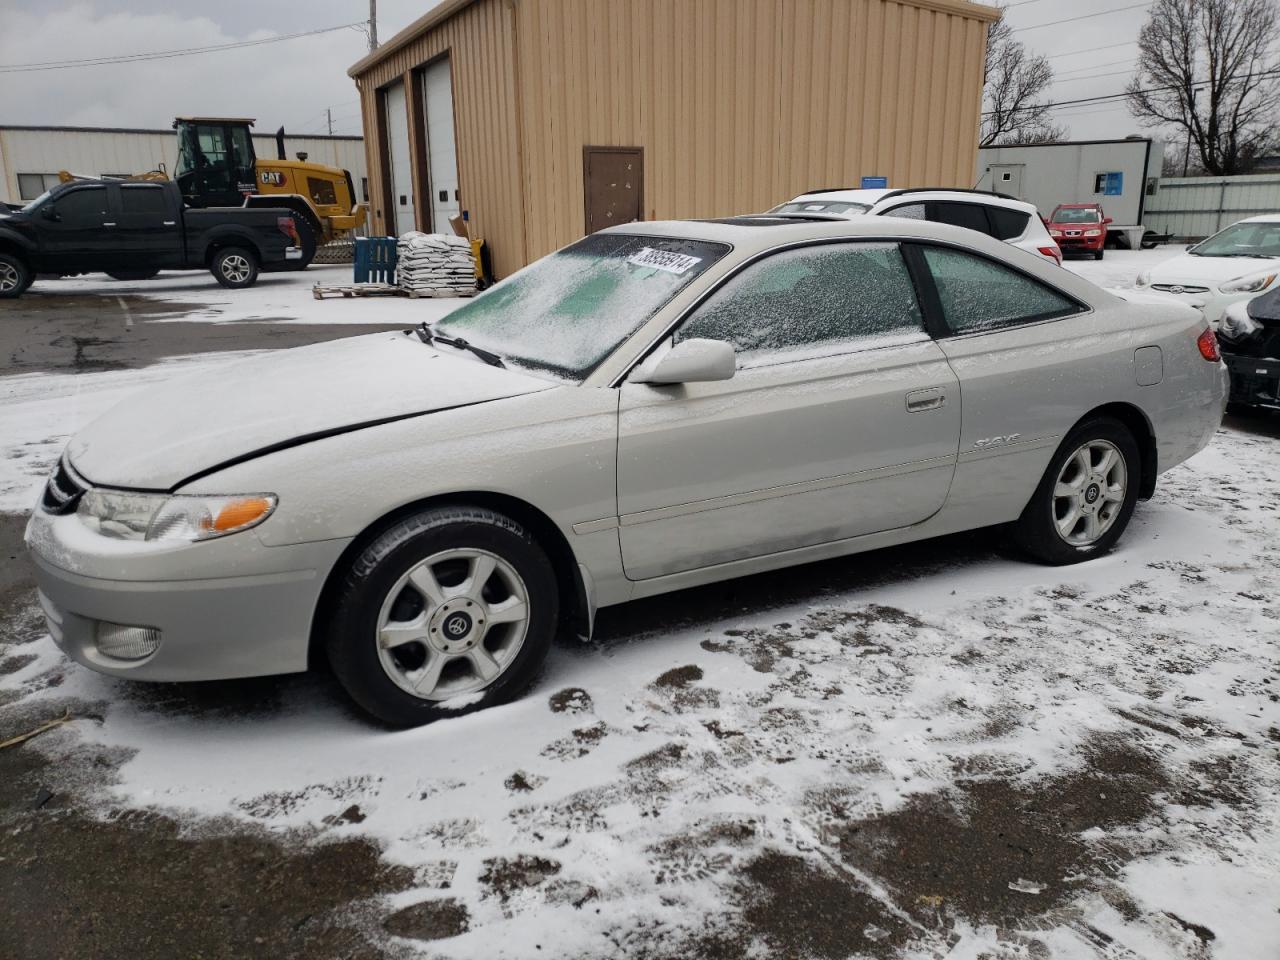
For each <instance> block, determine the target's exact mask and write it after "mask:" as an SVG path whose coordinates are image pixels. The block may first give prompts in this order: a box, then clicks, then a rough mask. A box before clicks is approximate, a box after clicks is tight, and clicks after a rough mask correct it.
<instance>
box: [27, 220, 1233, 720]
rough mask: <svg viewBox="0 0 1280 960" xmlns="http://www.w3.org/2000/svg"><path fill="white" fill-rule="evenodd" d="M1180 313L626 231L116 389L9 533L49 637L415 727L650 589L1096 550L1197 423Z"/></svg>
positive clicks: (118, 672)
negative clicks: (833, 560) (323, 674)
mask: <svg viewBox="0 0 1280 960" xmlns="http://www.w3.org/2000/svg"><path fill="white" fill-rule="evenodd" d="M1226 395H1227V373H1226V368H1225V367H1224V365H1223V363H1222V362H1221V359H1220V358H1219V356H1218V352H1217V344H1216V342H1215V340H1214V335H1213V333H1212V332H1211V331H1210V330H1209V327H1208V325H1207V324H1206V322H1205V320H1204V318H1203V316H1202V315H1201V314H1200V313H1198V312H1197V311H1196V310H1194V309H1192V308H1190V307H1187V306H1183V305H1180V304H1176V303H1141V302H1136V301H1135V302H1126V301H1125V300H1122V299H1119V298H1118V297H1117V296H1114V295H1112V294H1110V293H1107V292H1104V291H1103V290H1101V289H1099V288H1098V287H1096V286H1094V285H1093V284H1091V283H1089V282H1087V281H1085V280H1082V279H1080V278H1078V277H1075V276H1073V275H1072V274H1070V273H1068V272H1067V271H1065V270H1062V269H1061V268H1059V267H1057V266H1056V265H1054V264H1053V263H1050V262H1048V261H1046V260H1044V259H1043V258H1038V257H1035V256H1033V255H1031V254H1028V253H1025V252H1023V251H1021V250H1018V249H1016V248H1014V247H1011V246H1009V245H1008V244H1003V243H1000V242H999V241H997V240H994V239H991V238H988V237H984V236H981V235H979V234H977V233H973V232H971V231H968V230H962V229H959V228H955V227H949V226H945V225H941V224H935V223H930V222H925V221H917V220H899V219H893V218H882V217H874V218H865V219H863V220H855V221H839V222H833V221H829V220H805V219H795V218H788V219H779V218H772V217H769V216H754V217H740V218H731V219H726V220H714V221H693V222H665V223H663V222H659V223H643V224H639V223H636V224H628V225H626V226H620V227H616V228H611V229H609V230H605V231H603V232H601V233H597V234H594V235H592V236H589V237H586V238H585V239H583V240H580V241H578V242H577V243H574V244H572V245H571V246H569V247H566V248H565V249H563V250H561V251H559V252H558V253H554V254H552V255H550V256H548V257H546V258H544V259H542V260H539V261H538V262H536V263H534V264H533V265H531V266H530V267H528V268H526V269H525V270H523V271H521V272H520V273H518V274H516V275H514V276H512V277H510V278H509V279H507V280H506V281H505V282H503V283H500V284H498V285H497V286H495V287H493V288H492V289H491V290H489V291H487V292H485V293H484V294H482V295H480V296H478V297H476V298H475V299H474V300H473V301H471V302H470V303H468V304H467V305H466V306H463V307H462V308H461V309H459V310H457V311H456V312H455V313H452V314H450V315H449V316H448V317H447V318H445V319H444V320H443V321H441V322H439V323H436V324H435V325H433V326H431V327H427V326H425V325H423V326H419V327H417V328H416V329H411V330H407V331H405V332H403V333H379V334H374V335H370V336H363V337H357V338H354V339H349V340H340V341H336V342H332V343H327V344H324V345H319V346H312V347H305V348H301V349H295V350H288V351H282V352H278V353H272V354H268V355H263V356H261V357H258V358H253V359H249V360H245V361H242V362H239V363H238V364H237V365H235V366H234V367H229V368H224V369H223V370H221V371H219V372H215V373H209V374H206V375H203V376H197V377H193V378H191V379H186V380H175V381H172V382H170V383H167V384H165V385H162V386H160V387H158V388H153V389H150V390H148V391H145V392H142V393H139V394H138V395H136V396H135V397H134V398H132V399H130V400H126V401H125V402H124V403H122V404H121V405H120V406H118V407H116V408H114V409H113V410H111V411H109V412H108V413H106V414H105V415H104V416H102V417H101V418H100V419H98V420H97V421H96V422H94V423H92V424H91V425H90V426H88V427H87V428H86V429H84V430H83V431H82V432H81V433H79V434H78V435H77V436H75V437H74V438H73V439H72V440H71V442H70V444H69V445H68V447H67V450H66V453H65V455H64V456H63V457H62V459H61V462H60V463H59V464H58V467H57V469H56V472H55V473H54V475H53V476H52V478H51V479H50V480H49V483H48V485H47V487H46V489H45V491H44V494H43V496H42V498H41V501H40V503H39V504H38V505H37V507H36V509H35V511H34V513H33V515H32V517H31V521H30V525H29V527H28V530H27V543H28V546H29V548H30V552H31V554H32V556H33V557H34V559H35V562H36V565H37V568H38V580H39V586H40V596H41V602H42V603H43V605H44V609H45V613H46V615H47V618H48V623H49V629H50V632H51V633H52V636H53V639H54V640H55V641H56V642H57V644H58V645H59V646H60V647H61V648H62V649H63V650H64V651H65V652H66V653H67V654H68V655H69V656H70V657H72V658H73V659H75V660H77V661H78V662H80V663H82V664H84V665H85V666H88V667H90V668H92V669H94V670H99V671H102V672H103V673H108V674H112V675H114V676H118V677H129V678H136V679H139V680H209V679H216V678H228V677H244V676H252V675H260V674H271V673H283V672H290V671H301V670H305V669H307V668H308V666H309V665H311V664H314V663H316V662H317V661H318V660H320V659H327V660H328V662H329V663H330V664H331V665H332V668H333V670H334V671H335V673H336V674H337V676H338V678H339V679H340V680H341V682H342V684H343V686H344V687H345V688H346V689H347V690H348V691H349V692H350V694H351V696H352V697H353V698H354V699H355V700H356V701H357V702H358V703H359V704H360V705H361V706H362V707H364V709H365V710H367V711H368V712H369V713H371V714H373V715H375V716H376V717H379V718H381V719H382V720H384V721H386V722H388V723H392V724H415V723H421V722H424V721H428V720H431V719H434V718H436V717H439V716H442V715H447V714H452V713H456V712H458V711H459V710H463V709H477V708H481V707H485V706H489V705H492V704H496V703H501V702H504V701H507V700H510V699H512V698H514V697H516V696H518V695H519V694H520V693H521V692H522V691H523V690H524V689H525V688H526V687H527V686H528V685H529V684H530V683H531V682H532V680H533V679H534V677H535V675H536V673H537V671H538V669H539V667H540V665H541V663H542V661H543V659H544V657H545V656H546V653H547V650H548V648H549V646H550V644H551V642H552V638H553V637H554V636H555V635H556V634H557V633H558V632H561V631H567V632H570V633H572V632H576V633H578V634H581V635H584V636H589V635H590V632H591V627H592V622H593V618H594V616H595V613H596V611H597V610H598V609H599V608H601V607H604V606H610V605H614V604H620V603H626V602H627V601H629V600H633V599H636V598H639V597H647V596H652V595H655V594H661V593H668V592H670V591H674V590H680V589H683V588H685V587H691V586H695V585H697V584H704V583H708V582H710V581H716V580H723V579H726V578H730V577H737V576H742V575H744V574H750V573H759V572H761V571H767V570H771V569H776V568H779V567H785V566H790V565H793V564H800V563H808V562H810V561H814V560H821V559H823V558H828V557H835V556H839V555H843V554H850V553H855V552H858V551H864V550H873V549H876V548H879V547H884V546H888V545H891V544H900V543H903V542H906V541H911V540H920V539H923V538H926V537H936V536H939V535H941V534H950V533H955V532H957V531H962V530H969V529H973V528H978V527H987V526H993V525H1005V526H1007V527H1008V529H1009V532H1010V534H1011V536H1012V538H1013V539H1014V540H1015V541H1016V542H1017V543H1018V544H1019V545H1020V546H1021V548H1022V549H1023V550H1024V551H1025V553H1026V554H1027V555H1029V556H1030V557H1032V558H1034V559H1036V560H1038V561H1041V562H1044V563H1048V564H1064V563H1074V562H1077V561H1081V560H1088V559H1090V558H1093V557H1097V556H1099V555H1101V554H1104V553H1106V552H1107V551H1109V550H1111V549H1112V547H1113V546H1114V545H1115V544H1116V541H1117V540H1118V539H1119V538H1120V536H1121V534H1122V532H1123V531H1124V529H1125V526H1126V525H1127V524H1128V522H1129V518H1130V516H1131V515H1132V513H1133V510H1134V506H1135V504H1136V503H1137V501H1139V500H1142V499H1147V498H1150V497H1151V495H1152V492H1153V491H1154V489H1155V485H1156V480H1157V477H1158V476H1159V475H1160V474H1161V473H1162V472H1163V471H1166V470H1168V469H1169V468H1170V467H1172V466H1174V465H1175V464H1177V463H1179V462H1180V461H1182V460H1185V459H1186V458H1188V457H1190V456H1191V455H1192V454H1194V453H1196V452H1197V451H1198V450H1200V449H1201V448H1202V447H1204V446H1205V445H1206V444H1207V443H1208V442H1209V441H1210V438H1212V436H1213V434H1214V431H1215V430H1216V429H1217V428H1218V424H1219V422H1220V420H1221V417H1222V411H1223V406H1224V404H1225V400H1226Z"/></svg>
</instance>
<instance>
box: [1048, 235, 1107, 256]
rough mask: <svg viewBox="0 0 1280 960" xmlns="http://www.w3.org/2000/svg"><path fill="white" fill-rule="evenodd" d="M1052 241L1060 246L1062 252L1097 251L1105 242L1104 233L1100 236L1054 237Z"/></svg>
mask: <svg viewBox="0 0 1280 960" xmlns="http://www.w3.org/2000/svg"><path fill="white" fill-rule="evenodd" d="M1053 240H1054V242H1055V243H1056V244H1057V245H1058V246H1059V247H1061V248H1062V252H1063V253H1097V252H1098V251H1099V250H1101V249H1102V248H1103V247H1104V246H1106V243H1107V237H1106V234H1103V235H1102V236H1100V237H1068V236H1065V235H1064V236H1061V237H1054V238H1053Z"/></svg>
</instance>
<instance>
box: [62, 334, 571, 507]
mask: <svg viewBox="0 0 1280 960" xmlns="http://www.w3.org/2000/svg"><path fill="white" fill-rule="evenodd" d="M555 385H556V384H555V383H553V382H552V381H549V380H543V379H540V378H538V377H533V376H530V375H528V374H524V373H521V372H519V371H515V370H510V369H500V368H497V367H491V366H488V365H486V364H484V363H481V362H480V361H479V360H478V359H475V358H472V357H471V356H469V355H468V354H464V353H460V352H458V351H456V350H454V349H453V348H451V347H444V348H438V349H437V348H436V347H429V346H427V345H426V344H424V343H422V341H420V340H419V339H418V338H417V337H416V336H413V335H406V334H403V333H378V334H372V335H369V336H364V337H355V338H352V339H347V340H335V341H331V342H329V343H324V344H317V345H315V346H310V347H300V348H296V349H292V350H281V351H279V352H275V353H271V354H267V355H263V356H255V357H250V358H248V359H245V360H240V361H237V362H228V363H227V364H225V365H222V366H220V367H219V368H218V369H217V370H211V371H208V372H205V373H200V374H195V375H192V376H189V377H175V378H174V379H173V380H170V381H167V382H166V383H164V384H161V385H159V386H156V387H152V388H149V389H146V390H142V391H140V392H138V393H137V394H134V395H133V396H132V397H130V398H129V399H127V400H125V401H123V402H122V403H120V404H119V405H118V406H116V407H113V408H112V409H111V410H109V411H107V413H105V414H103V415H102V416H101V417H99V418H98V419H97V420H95V421H93V422H92V423H90V424H89V425H88V426H87V427H85V428H84V429H83V430H81V431H80V432H79V433H78V434H76V435H75V436H74V437H73V438H72V440H71V443H70V444H69V445H68V447H67V453H68V455H69V457H70V458H71V462H72V464H74V466H75V468H76V470H77V471H79V473H81V474H82V475H83V476H84V477H85V478H86V479H87V480H89V482H91V483H94V484H102V485H106V486H118V487H130V488H135V489H152V490H157V489H171V488H174V487H176V486H178V485H179V484H180V483H182V482H183V481H184V480H187V479H189V478H191V477H192V476H193V475H196V474H201V473H206V472H208V471H209V470H211V469H213V468H216V467H219V466H222V465H225V464H227V463H228V462H230V461H241V460H245V459H251V458H252V457H254V456H258V455H261V454H265V453H269V452H270V451H271V450H273V449H280V448H282V447H287V446H292V445H295V444H297V443H305V442H308V441H309V440H318V439H321V438H322V437H325V436H331V435H333V434H336V433H344V432H348V431H351V430H356V429H361V428H363V427H370V426H375V425H377V424H379V423H385V422H388V421H390V420H396V419H402V418H406V417H412V416H421V415H425V414H429V413H434V412H439V411H442V410H449V409H455V408H457V407H464V406H471V405H473V404H477V403H486V402H489V401H491V400H500V399H503V398H506V397H514V396H519V395H521V394H527V393H535V392H537V391H541V390H547V389H551V388H552V387H554V386H555ZM231 492H232V493H235V492H238V491H231Z"/></svg>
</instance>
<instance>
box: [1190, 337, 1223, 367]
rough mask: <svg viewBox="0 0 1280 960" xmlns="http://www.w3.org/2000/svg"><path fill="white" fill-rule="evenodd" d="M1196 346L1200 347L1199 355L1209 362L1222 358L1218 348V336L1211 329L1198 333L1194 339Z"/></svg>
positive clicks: (1216, 361)
mask: <svg viewBox="0 0 1280 960" xmlns="http://www.w3.org/2000/svg"><path fill="white" fill-rule="evenodd" d="M1196 346H1197V347H1199V348H1200V356H1202V357H1204V358H1205V359H1206V360H1208V361H1209V362H1210V363H1218V362H1219V361H1220V360H1221V359H1222V354H1221V353H1220V352H1219V350H1218V338H1217V337H1215V336H1214V335H1213V331H1212V330H1206V331H1205V332H1204V333H1202V334H1200V336H1199V338H1197V340H1196Z"/></svg>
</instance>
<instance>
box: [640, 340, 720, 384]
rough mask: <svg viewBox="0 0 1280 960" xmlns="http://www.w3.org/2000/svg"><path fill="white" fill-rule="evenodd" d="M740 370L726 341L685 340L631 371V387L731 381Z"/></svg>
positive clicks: (657, 352) (660, 351)
mask: <svg viewBox="0 0 1280 960" xmlns="http://www.w3.org/2000/svg"><path fill="white" fill-rule="evenodd" d="M737 370H738V355H737V354H736V353H735V352H734V349H733V347H732V345H730V344H728V343H725V342H724V341H723V340H684V341H681V342H680V343H678V344H676V345H675V346H674V347H668V348H662V349H659V350H657V351H656V352H655V353H653V354H652V355H651V356H650V357H649V359H647V360H646V361H645V362H644V363H642V364H640V366H638V367H636V368H635V369H634V370H633V371H631V376H629V377H627V382H628V383H647V384H649V385H651V386H661V385H663V384H675V383H708V382H710V381H713V380H730V379H732V378H733V375H734V374H735V373H736V372H737Z"/></svg>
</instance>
